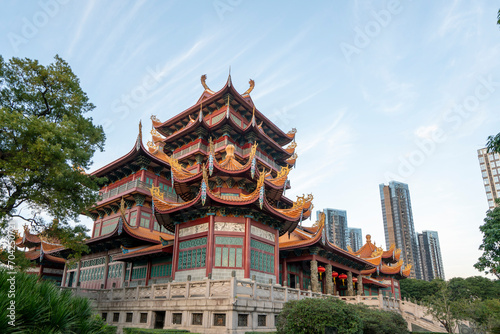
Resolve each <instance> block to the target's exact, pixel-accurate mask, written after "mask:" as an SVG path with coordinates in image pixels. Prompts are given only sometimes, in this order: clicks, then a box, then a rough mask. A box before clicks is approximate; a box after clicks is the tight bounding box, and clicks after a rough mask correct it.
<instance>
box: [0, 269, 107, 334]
mask: <svg viewBox="0 0 500 334" xmlns="http://www.w3.org/2000/svg"><path fill="white" fill-rule="evenodd" d="M12 277H15V298H14V299H12V298H10V297H12V296H9V294H10V293H11V291H12V290H11V289H10V287H11V282H12V280H11V278H12ZM8 279H10V280H8ZM11 300H15V312H14V313H15V315H14V316H15V325H16V326H15V327H13V326H11V325H9V323H8V322H9V321H11V319H10V318H9V317H8V315H10V311H9V310H8V308H7V307H8V305H10V301H11ZM108 327H109V326H107V325H106V324H105V323H104V321H103V320H102V319H101V318H100V317H99V316H98V315H96V314H94V311H93V309H92V307H91V305H90V301H89V300H88V299H86V298H81V297H74V296H72V295H71V292H69V291H61V290H59V288H58V287H57V286H55V285H54V284H53V283H51V282H48V281H38V277H37V276H36V275H30V274H26V273H20V272H18V273H16V274H15V275H11V274H9V273H8V272H7V271H6V270H5V269H0V328H2V333H28V334H38V333H102V334H106V333H110V331H109V329H108Z"/></svg>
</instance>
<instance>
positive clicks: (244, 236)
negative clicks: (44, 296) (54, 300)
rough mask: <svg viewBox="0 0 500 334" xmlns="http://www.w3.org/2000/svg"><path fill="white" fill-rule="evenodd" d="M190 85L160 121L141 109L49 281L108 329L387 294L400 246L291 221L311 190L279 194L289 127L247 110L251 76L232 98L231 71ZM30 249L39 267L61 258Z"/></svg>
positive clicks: (222, 319)
mask: <svg viewBox="0 0 500 334" xmlns="http://www.w3.org/2000/svg"><path fill="white" fill-rule="evenodd" d="M201 81H202V85H203V88H204V90H203V93H202V94H201V96H200V98H199V99H198V101H197V102H196V103H195V104H194V105H193V106H191V107H189V108H188V109H186V110H184V111H182V112H181V113H179V114H178V115H176V116H174V117H172V118H170V119H169V120H167V121H164V122H162V121H160V120H159V119H158V118H157V117H156V116H152V117H151V120H152V129H151V132H150V133H151V140H150V141H148V142H147V145H144V144H143V130H142V125H141V124H140V125H139V133H138V135H137V138H136V140H135V144H134V145H133V147H132V148H131V150H130V151H129V152H128V153H126V154H125V155H124V156H122V157H121V158H119V159H117V160H115V161H112V162H110V163H109V164H107V165H106V166H104V167H102V168H100V169H98V170H96V171H95V172H93V173H92V175H94V176H96V177H105V178H107V180H108V182H107V183H106V184H105V185H104V186H103V188H102V189H101V197H100V200H99V201H98V202H97V203H96V204H95V206H94V207H92V208H90V209H89V212H88V215H89V216H90V217H91V218H92V219H93V220H94V223H93V229H92V235H91V237H90V238H89V239H88V240H87V241H86V244H87V245H88V246H89V248H90V253H89V254H87V255H84V256H83V257H82V259H81V260H80V261H77V262H76V263H74V264H70V263H66V265H65V266H64V271H63V274H62V278H61V280H62V286H63V287H64V288H72V289H75V290H76V291H80V292H82V291H83V292H85V293H87V296H91V298H93V299H94V300H96V303H97V304H96V305H97V308H98V310H99V312H100V313H101V314H102V316H103V317H104V318H105V319H106V320H107V322H109V323H111V324H116V325H118V326H119V328H122V327H147V328H182V329H189V330H192V331H194V332H203V333H216V332H219V331H220V329H221V326H222V327H225V328H226V329H227V330H228V332H231V333H233V332H234V333H239V332H241V333H244V332H245V331H249V330H253V329H261V330H262V329H264V328H274V327H275V319H276V315H277V314H278V313H279V312H280V310H281V308H282V307H283V304H284V303H285V302H286V301H288V300H294V299H302V298H306V297H307V298H310V297H324V296H325V295H330V296H332V298H333V296H355V295H358V296H359V295H364V296H386V297H384V298H393V299H395V300H398V299H400V297H399V288H398V287H399V285H398V283H397V281H398V280H399V279H402V278H405V277H407V276H408V274H409V271H410V267H406V268H403V263H402V260H400V259H399V255H400V253H401V252H400V250H396V249H395V248H394V247H392V246H391V247H392V248H390V249H389V250H388V251H386V252H384V251H381V250H380V249H379V248H376V247H375V245H373V244H371V242H370V240H369V239H367V243H366V244H365V245H364V246H363V247H361V248H360V249H359V250H358V251H357V252H352V251H351V252H349V251H347V250H344V249H342V248H343V247H339V246H338V245H335V244H333V243H332V242H331V241H330V240H328V237H327V231H326V228H325V225H326V218H325V214H324V213H320V214H318V219H317V222H316V223H315V224H314V225H313V226H311V227H305V226H302V225H303V224H302V221H303V220H305V219H307V218H309V217H310V216H311V213H312V212H313V211H312V210H313V204H312V200H313V196H312V195H303V196H299V197H297V198H296V199H295V200H292V199H289V198H287V197H285V195H284V192H285V190H286V189H289V188H290V181H289V173H290V171H291V170H292V169H293V168H294V166H295V162H296V159H297V154H296V152H295V149H296V147H297V144H296V142H295V135H296V130H295V129H292V130H291V131H289V132H286V133H285V132H283V131H282V130H281V129H279V128H278V127H277V126H276V125H275V124H273V123H272V122H271V121H270V120H269V119H268V118H267V117H266V116H265V115H264V114H263V113H261V112H260V111H259V109H258V108H257V107H256V106H255V105H254V102H253V101H252V98H251V97H250V93H251V91H252V90H253V88H254V82H253V81H252V80H250V88H249V89H248V90H247V91H246V92H245V93H243V94H240V93H238V92H237V91H236V89H235V88H234V87H233V85H232V82H231V77H230V76H229V78H228V80H227V82H226V84H225V85H224V87H223V88H222V89H221V90H219V91H217V92H214V91H212V90H211V89H210V88H208V86H207V84H206V76H202V79H201ZM28 238H31V236H30V235H29V234H28V237H27V239H28ZM24 245H26V246H27V247H28V246H33V247H34V246H36V245H35V243H33V242H32V243H27V242H26V243H24ZM41 247H42V246H40V249H41ZM43 247H44V250H43V252H42V253H41V254H44V256H43V259H44V261H45V260H51V259H53V258H56V257H57V258H58V259H59V260H58V261H62V262H59V263H64V260H63V259H64V258H67V257H68V256H69V255H70V250H68V249H65V248H64V247H61V246H58V247H53V248H51V250H50V252H49V251H45V247H46V246H45V244H44V246H43ZM34 251H36V248H35V249H34ZM49 253H50V254H49ZM33 254H34V253H33ZM49 255H50V258H49V257H48V256H49ZM33 256H34V255H33ZM34 258H35V257H34ZM42 264H43V263H42ZM61 267H62V265H61ZM381 298H382V297H381Z"/></svg>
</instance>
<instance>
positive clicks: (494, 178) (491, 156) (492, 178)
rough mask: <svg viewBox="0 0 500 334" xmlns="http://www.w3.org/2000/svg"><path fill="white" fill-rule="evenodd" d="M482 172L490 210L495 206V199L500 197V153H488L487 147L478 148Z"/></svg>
mask: <svg viewBox="0 0 500 334" xmlns="http://www.w3.org/2000/svg"><path fill="white" fill-rule="evenodd" d="M477 157H478V159H479V165H480V166H481V173H482V174H483V183H484V190H486V198H487V199H488V206H489V208H490V210H492V209H493V208H494V207H495V200H496V199H497V198H499V197H500V181H499V178H500V155H499V154H498V153H488V150H487V149H486V148H482V149H479V150H477Z"/></svg>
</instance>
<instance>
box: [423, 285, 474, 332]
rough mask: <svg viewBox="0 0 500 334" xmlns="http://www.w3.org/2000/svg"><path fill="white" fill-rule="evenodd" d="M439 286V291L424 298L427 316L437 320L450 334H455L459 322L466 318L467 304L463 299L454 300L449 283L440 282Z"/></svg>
mask: <svg viewBox="0 0 500 334" xmlns="http://www.w3.org/2000/svg"><path fill="white" fill-rule="evenodd" d="M437 284H438V288H439V289H438V291H437V292H436V293H435V294H434V295H433V296H427V297H425V298H424V303H425V305H426V306H427V314H430V315H432V316H433V317H434V318H435V319H437V320H438V321H439V322H440V323H441V324H442V325H443V326H444V328H445V329H446V331H447V332H448V333H453V332H454V330H455V329H456V328H457V325H458V321H459V320H461V319H464V317H465V312H466V308H467V303H466V301H465V300H463V299H460V300H453V297H452V291H451V289H450V288H449V283H448V282H445V281H438V282H437Z"/></svg>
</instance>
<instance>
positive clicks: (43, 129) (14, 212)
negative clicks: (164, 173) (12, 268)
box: [0, 56, 105, 236]
mask: <svg viewBox="0 0 500 334" xmlns="http://www.w3.org/2000/svg"><path fill="white" fill-rule="evenodd" d="M92 109H94V105H93V104H92V103H90V102H89V99H88V97H87V94H86V93H85V92H83V90H82V88H81V87H80V83H79V79H78V78H77V76H76V75H75V74H74V73H73V72H72V70H71V68H70V67H69V65H68V64H67V63H66V62H65V61H64V60H63V59H61V58H60V57H58V56H56V57H55V61H54V63H52V64H50V65H48V66H43V65H41V64H39V63H38V61H36V60H31V59H27V58H26V59H19V58H12V59H11V60H9V61H8V62H6V61H4V59H3V58H2V57H1V56H0V124H1V125H0V231H5V229H4V228H5V224H6V223H7V222H8V221H10V220H11V219H13V218H21V219H24V220H26V221H28V222H30V223H31V225H32V227H33V228H34V229H35V230H36V232H41V231H44V230H45V229H46V228H47V227H48V226H49V225H51V223H50V222H49V223H46V222H45V221H44V220H43V219H42V218H41V217H40V213H42V212H45V213H48V214H49V215H50V216H52V217H55V218H57V219H58V222H59V223H58V224H59V225H58V229H55V230H54V231H65V232H70V229H68V228H69V222H70V221H71V220H77V218H78V215H80V214H81V213H82V212H84V211H85V210H86V209H87V208H89V207H90V206H92V205H93V204H94V203H95V202H96V199H97V196H98V189H99V184H98V183H99V182H100V181H102V180H98V179H93V178H91V177H89V176H88V175H86V174H85V173H84V172H83V169H86V168H88V167H89V166H90V164H91V163H92V161H91V159H92V156H93V154H94V152H95V151H96V150H97V149H100V150H101V151H102V149H103V145H104V140H105V136H104V132H103V130H102V127H101V126H95V125H94V124H93V123H92V118H86V117H84V114H85V113H87V112H89V111H91V110H92ZM27 208H29V209H27ZM29 210H31V213H29ZM23 211H24V212H23ZM82 229H84V228H83V227H80V228H79V230H76V231H72V232H71V233H66V234H65V235H66V236H67V235H69V234H73V235H77V236H78V235H79V233H80V232H81V231H82ZM85 231H86V230H85ZM1 233H2V232H0V234H1Z"/></svg>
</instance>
